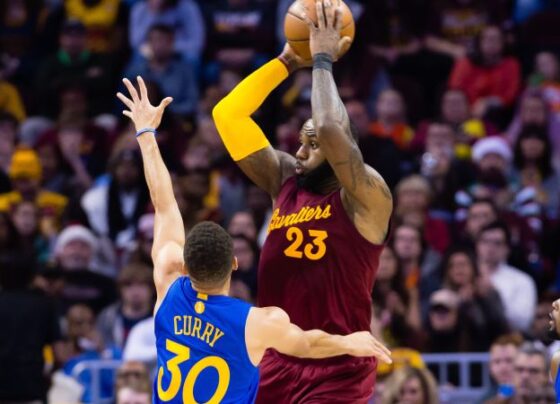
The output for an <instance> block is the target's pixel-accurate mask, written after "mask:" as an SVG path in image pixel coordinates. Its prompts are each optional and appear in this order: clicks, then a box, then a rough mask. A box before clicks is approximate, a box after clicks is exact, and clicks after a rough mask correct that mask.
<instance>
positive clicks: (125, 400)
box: [117, 387, 151, 404]
mask: <svg viewBox="0 0 560 404" xmlns="http://www.w3.org/2000/svg"><path fill="white" fill-rule="evenodd" d="M150 403H151V397H150V394H148V393H143V392H139V391H136V390H134V389H132V388H130V387H123V388H122V389H120V390H119V391H118V393H117V404H150Z"/></svg>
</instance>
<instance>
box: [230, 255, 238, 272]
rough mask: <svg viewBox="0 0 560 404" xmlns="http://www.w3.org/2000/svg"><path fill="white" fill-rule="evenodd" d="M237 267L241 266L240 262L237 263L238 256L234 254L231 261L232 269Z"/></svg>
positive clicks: (234, 269)
mask: <svg viewBox="0 0 560 404" xmlns="http://www.w3.org/2000/svg"><path fill="white" fill-rule="evenodd" d="M237 268H239V264H238V263H237V257H236V256H235V255H234V256H233V261H232V262H231V269H232V271H237Z"/></svg>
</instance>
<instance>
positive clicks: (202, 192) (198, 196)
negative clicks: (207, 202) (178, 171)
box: [181, 170, 210, 201]
mask: <svg viewBox="0 0 560 404" xmlns="http://www.w3.org/2000/svg"><path fill="white" fill-rule="evenodd" d="M209 190H210V173H209V172H208V171H206V170H193V171H190V172H188V173H187V174H186V175H184V176H182V177H181V192H182V195H183V197H184V198H185V199H186V200H188V201H202V199H203V198H204V197H205V196H206V195H207V194H208V192H209Z"/></svg>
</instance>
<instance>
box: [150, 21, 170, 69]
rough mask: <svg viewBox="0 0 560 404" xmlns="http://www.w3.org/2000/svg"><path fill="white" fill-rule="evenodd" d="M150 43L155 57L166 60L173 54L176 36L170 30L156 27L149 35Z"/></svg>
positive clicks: (157, 59) (162, 60)
mask: <svg viewBox="0 0 560 404" xmlns="http://www.w3.org/2000/svg"><path fill="white" fill-rule="evenodd" d="M148 44H149V45H150V49H151V50H152V54H153V58H154V59H155V60H156V61H158V62H164V61H166V60H168V59H170V58H171V57H172V56H173V51H174V36H173V34H171V33H169V32H164V31H161V30H157V29H154V30H152V31H150V34H149V35H148Z"/></svg>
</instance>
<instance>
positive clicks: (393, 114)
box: [375, 90, 404, 122]
mask: <svg viewBox="0 0 560 404" xmlns="http://www.w3.org/2000/svg"><path fill="white" fill-rule="evenodd" d="M375 109H376V113H377V119H378V120H380V121H389V122H399V121H401V120H403V119H404V102H403V99H402V97H401V95H400V94H399V93H398V92H397V91H395V90H385V91H383V92H382V93H381V95H380V96H379V98H378V100H377V105H376V108H375Z"/></svg>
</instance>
